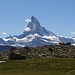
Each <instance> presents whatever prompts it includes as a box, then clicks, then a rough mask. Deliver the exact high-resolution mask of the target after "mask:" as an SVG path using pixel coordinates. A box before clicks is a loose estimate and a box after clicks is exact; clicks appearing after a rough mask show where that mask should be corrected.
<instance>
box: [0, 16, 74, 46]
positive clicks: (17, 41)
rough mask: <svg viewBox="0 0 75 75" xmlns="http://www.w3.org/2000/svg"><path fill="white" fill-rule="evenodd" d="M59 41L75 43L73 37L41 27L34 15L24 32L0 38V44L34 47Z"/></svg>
mask: <svg viewBox="0 0 75 75" xmlns="http://www.w3.org/2000/svg"><path fill="white" fill-rule="evenodd" d="M59 42H71V43H72V44H73V45H75V38H74V37H73V38H66V37H60V36H57V35H55V34H54V33H53V32H51V31H49V30H47V29H45V28H44V27H42V26H41V25H40V23H39V21H38V20H37V18H36V17H34V16H32V17H31V21H30V22H29V23H28V25H27V27H26V28H25V30H24V32H23V33H22V34H21V35H18V36H9V37H6V38H0V45H10V46H15V47H24V46H28V47H35V46H43V45H50V44H59Z"/></svg>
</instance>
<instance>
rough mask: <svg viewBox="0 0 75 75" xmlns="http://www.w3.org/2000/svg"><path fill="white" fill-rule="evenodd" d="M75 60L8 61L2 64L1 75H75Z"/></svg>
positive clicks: (0, 67) (0, 65)
mask: <svg viewBox="0 0 75 75" xmlns="http://www.w3.org/2000/svg"><path fill="white" fill-rule="evenodd" d="M74 70H75V59H70V58H65V59H64V58H55V59H54V58H53V59H29V60H8V61H6V62H5V63H1V64H0V75H69V74H70V73H71V75H75V71H74Z"/></svg>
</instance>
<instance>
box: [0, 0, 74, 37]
mask: <svg viewBox="0 0 75 75" xmlns="http://www.w3.org/2000/svg"><path fill="white" fill-rule="evenodd" d="M31 16H35V17H37V19H38V20H39V22H40V24H41V26H42V27H45V28H46V29H48V30H50V31H52V32H54V33H55V34H56V35H60V36H67V37H73V36H75V0H0V38H3V37H7V36H9V35H12V36H13V35H19V34H21V33H23V31H24V29H25V27H26V26H27V24H28V23H27V22H25V20H26V19H27V18H30V17H31Z"/></svg>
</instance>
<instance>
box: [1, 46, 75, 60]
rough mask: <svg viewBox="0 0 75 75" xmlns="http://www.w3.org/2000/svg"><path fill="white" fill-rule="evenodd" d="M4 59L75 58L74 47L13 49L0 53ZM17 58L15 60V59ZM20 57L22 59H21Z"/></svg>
mask: <svg viewBox="0 0 75 75" xmlns="http://www.w3.org/2000/svg"><path fill="white" fill-rule="evenodd" d="M2 55H3V59H10V56H11V57H12V58H13V59H15V58H16V59H21V57H22V59H23V58H25V59H34V58H75V46H73V45H46V46H37V47H23V48H20V49H17V48H12V49H11V50H10V51H9V52H4V53H1V52H0V56H2ZM14 57H15V58H14ZM19 57H20V58H19Z"/></svg>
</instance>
